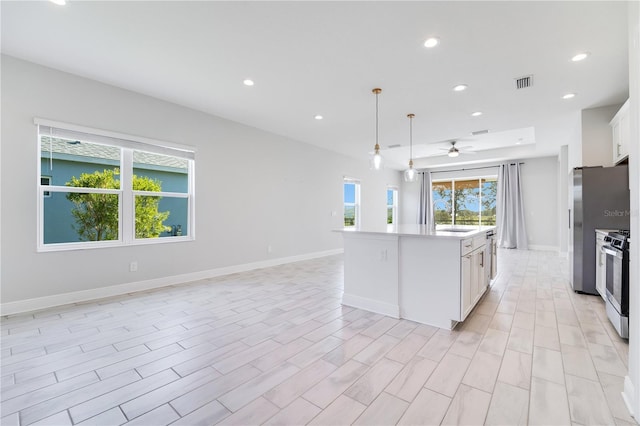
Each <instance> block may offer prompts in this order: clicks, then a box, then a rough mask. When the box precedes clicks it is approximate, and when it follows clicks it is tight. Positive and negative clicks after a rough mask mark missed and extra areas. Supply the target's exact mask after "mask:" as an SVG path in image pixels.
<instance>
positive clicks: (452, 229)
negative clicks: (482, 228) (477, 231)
mask: <svg viewBox="0 0 640 426" xmlns="http://www.w3.org/2000/svg"><path fill="white" fill-rule="evenodd" d="M437 231H445V232H472V231H474V229H460V228H440V229H436V232H437Z"/></svg>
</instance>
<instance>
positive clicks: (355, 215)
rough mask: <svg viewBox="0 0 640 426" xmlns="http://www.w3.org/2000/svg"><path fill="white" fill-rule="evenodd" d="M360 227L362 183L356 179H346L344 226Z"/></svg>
mask: <svg viewBox="0 0 640 426" xmlns="http://www.w3.org/2000/svg"><path fill="white" fill-rule="evenodd" d="M359 225H360V182H359V181H357V180H355V179H349V178H345V179H344V226H345V228H350V227H358V226H359Z"/></svg>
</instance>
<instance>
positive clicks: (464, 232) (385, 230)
mask: <svg viewBox="0 0 640 426" xmlns="http://www.w3.org/2000/svg"><path fill="white" fill-rule="evenodd" d="M452 229H455V230H456V231H452ZM492 229H496V227H495V226H438V228H437V229H436V230H432V229H430V228H428V227H426V226H425V225H396V226H394V225H388V226H382V227H375V228H363V229H356V228H344V229H338V230H336V231H338V232H344V233H345V234H348V233H354V234H378V235H380V234H384V235H390V236H391V235H398V236H409V237H425V238H446V239H458V240H461V239H464V238H469V237H475V236H477V235H480V234H483V233H486V232H487V231H489V230H492Z"/></svg>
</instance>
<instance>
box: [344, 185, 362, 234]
mask: <svg viewBox="0 0 640 426" xmlns="http://www.w3.org/2000/svg"><path fill="white" fill-rule="evenodd" d="M346 184H353V185H355V190H354V202H353V203H348V205H349V206H351V205H353V207H354V219H353V225H352V226H346V225H345V224H344V220H345V215H344V211H345V207H347V203H346V202H345V201H344V186H345V185H346ZM360 194H361V183H360V180H359V179H354V178H350V177H346V176H345V177H344V178H343V179H342V226H343V227H344V228H345V229H358V228H360V204H361V200H360Z"/></svg>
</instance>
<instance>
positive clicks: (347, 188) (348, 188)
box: [344, 183, 356, 204]
mask: <svg viewBox="0 0 640 426" xmlns="http://www.w3.org/2000/svg"><path fill="white" fill-rule="evenodd" d="M344 202H345V203H350V204H353V203H355V202H356V184H355V183H345V184H344Z"/></svg>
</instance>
